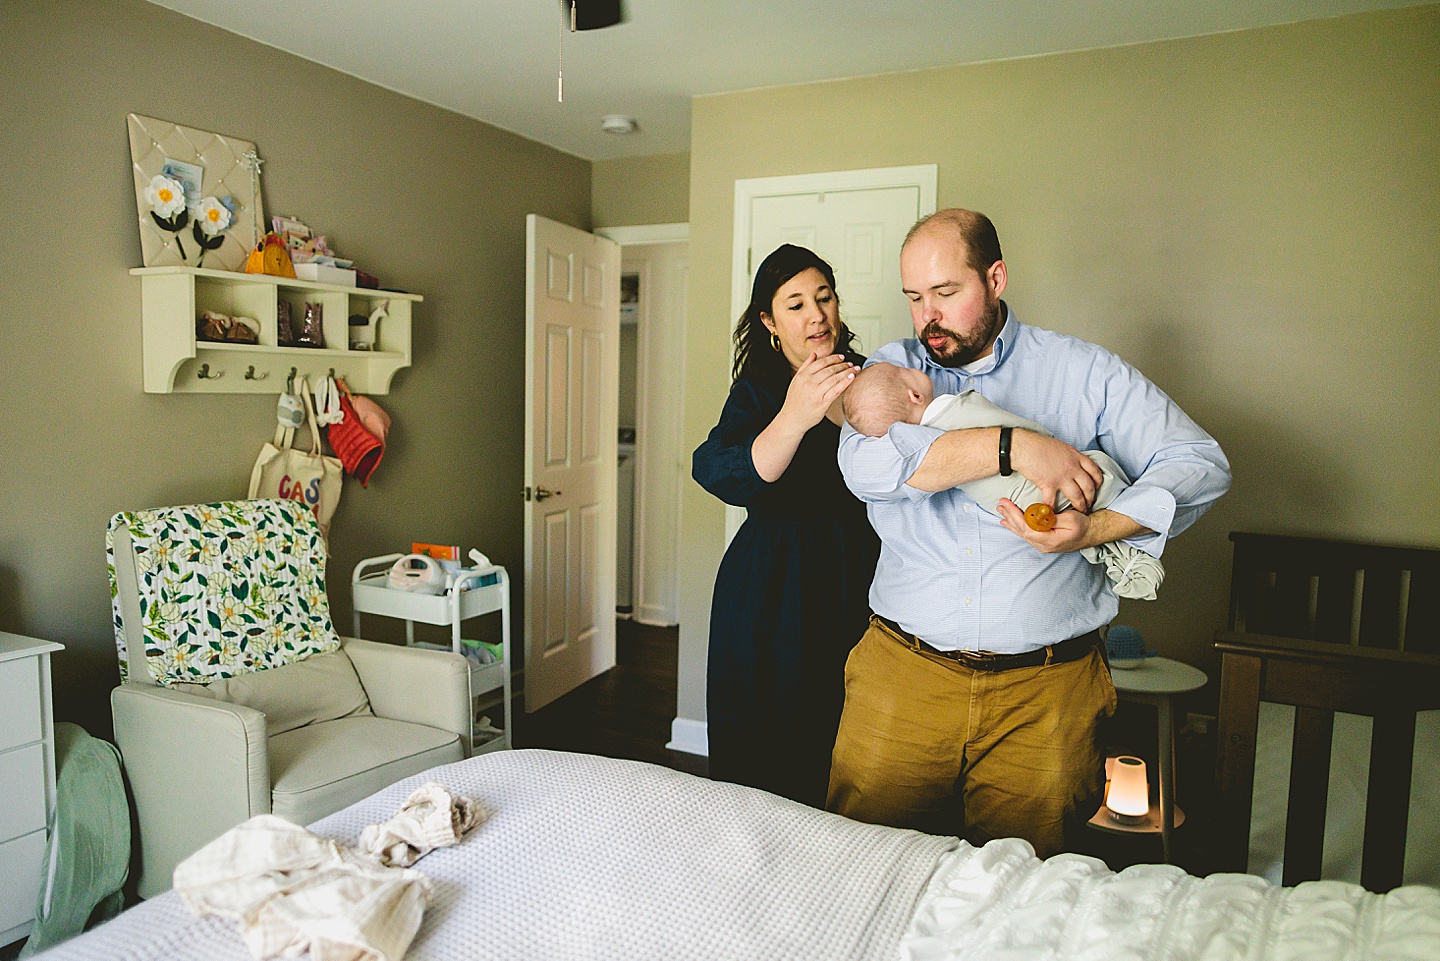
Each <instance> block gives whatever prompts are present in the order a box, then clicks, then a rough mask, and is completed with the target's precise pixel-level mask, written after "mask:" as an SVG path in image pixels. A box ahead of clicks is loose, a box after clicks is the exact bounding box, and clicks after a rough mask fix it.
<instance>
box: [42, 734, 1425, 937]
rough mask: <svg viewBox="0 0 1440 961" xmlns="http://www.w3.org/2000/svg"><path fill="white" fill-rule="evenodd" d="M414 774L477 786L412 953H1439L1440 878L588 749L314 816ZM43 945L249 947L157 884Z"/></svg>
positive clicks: (359, 825)
mask: <svg viewBox="0 0 1440 961" xmlns="http://www.w3.org/2000/svg"><path fill="white" fill-rule="evenodd" d="M426 781H435V782H438V783H439V784H441V785H443V786H444V787H445V788H446V789H447V790H449V791H450V792H451V793H452V794H454V795H457V796H465V797H469V798H472V799H474V800H475V801H476V802H477V803H478V805H479V806H480V808H481V815H482V820H481V822H480V823H479V824H478V826H477V827H475V828H474V829H473V830H471V831H470V832H469V833H468V834H466V835H465V836H464V837H463V839H462V840H461V841H460V842H459V843H458V844H456V845H454V846H450V847H442V848H438V849H436V850H434V851H432V852H430V853H429V854H427V855H425V856H424V857H423V858H422V859H421V860H419V861H418V862H417V863H416V864H415V865H414V866H413V870H418V871H420V872H422V873H423V874H424V875H425V876H426V878H427V879H428V881H427V886H428V888H429V897H428V904H427V905H426V907H425V910H424V915H423V920H422V922H421V923H420V926H419V929H418V931H417V932H416V933H415V935H414V939H413V941H411V942H410V944H409V948H408V951H407V952H406V953H405V957H406V958H409V959H412V961H429V959H434V961H460V959H477V961H478V959H505V961H516V959H526V961H530V959H535V961H540V959H544V961H568V959H576V961H580V959H585V961H606V959H615V961H622V959H623V961H637V959H656V961H661V959H663V961H690V959H694V961H704V959H714V961H720V959H724V961H736V959H743V961H764V959H775V961H782V959H783V961H795V959H803V958H814V959H817V961H819V959H823V961H841V959H884V961H891V959H901V958H903V959H917V961H918V959H936V961H940V959H945V961H959V959H972V958H973V959H981V958H995V959H999V958H1004V959H1007V961H1018V959H1036V961H1039V959H1051V958H1055V959H1058V958H1066V959H1100V958H1125V959H1155V961H1161V959H1164V961H1184V959H1190V958H1194V959H1201V958H1204V959H1219V958H1284V959H1290V958H1295V959H1300V958H1305V959H1316V958H1365V959H1372V961H1376V959H1387V958H1393V959H1415V961H1422V959H1424V961H1433V959H1434V958H1435V957H1437V947H1440V891H1437V890H1436V889H1433V888H1425V887H1407V888H1400V889H1397V890H1395V891H1392V892H1391V893H1389V894H1387V895H1376V894H1371V893H1368V892H1366V891H1364V890H1363V889H1361V888H1359V887H1357V886H1354V885H1349V884H1343V883H1338V882H1317V883H1314V884H1307V885H1302V886H1300V887H1297V888H1279V887H1275V886H1272V885H1271V884H1269V883H1267V882H1266V881H1265V880H1263V879H1261V878H1257V877H1251V876H1246V875H1215V876H1211V877H1209V878H1205V879H1200V878H1194V877H1190V876H1188V875H1186V874H1185V873H1184V872H1183V871H1181V870H1179V869H1178V868H1173V867H1165V866H1154V865H1147V866H1138V867H1132V868H1129V869H1127V870H1125V871H1123V872H1120V873H1118V874H1114V873H1111V872H1110V871H1109V870H1108V869H1107V868H1106V867H1105V866H1104V865H1103V864H1101V863H1100V862H1098V861H1095V860H1093V859H1090V858H1085V857H1080V856H1074V855H1060V856H1057V857H1054V858H1051V859H1049V860H1047V861H1040V860H1038V859H1036V858H1035V857H1034V856H1033V854H1032V853H1031V851H1030V849H1029V847H1028V845H1026V844H1025V843H1024V842H1023V841H1018V840H1002V841H994V842H991V843H990V844H988V845H986V846H985V847H984V848H974V847H971V846H969V845H968V844H966V843H964V842H962V841H959V840H956V839H955V838H945V837H933V836H929V835H925V834H919V833H916V832H913V831H902V830H896V829H891V828H885V827H878V826H873V825H866V824H860V823H857V822H854V821H849V820H846V819H844V818H841V817H839V816H836V815H832V814H827V813H824V812H821V811H815V810H812V809H809V808H806V807H803V806H801V805H798V804H795V803H793V802H790V801H786V800H784V799H781V798H777V797H774V796H772V795H769V794H765V793H763V792H760V791H755V790H752V789H749V788H744V787H739V786H735V785H729V784H721V783H716V782H711V781H707V780H705V779H703V778H697V777H693V776H690V775H687V774H682V773H679V772H676V771H671V770H668V769H665V768H660V767H656V766H653V765H648V764H642V763H638V762H631V761H618V760H613V759H608V758H600V757H593V756H589V755H579V754H565V753H558V752H550V751H535V750H524V751H510V752H497V753H494V754H488V755H483V756H481V757H476V758H472V759H470V760H467V761H462V762H460V763H457V764H451V765H445V766H442V767H438V768H435V769H433V770H431V771H428V772H426V773H424V774H421V775H417V776H416V777H412V778H408V779H406V780H405V781H401V782H399V783H397V784H395V785H392V786H391V787H389V788H386V789H385V790H382V791H380V792H378V793H377V794H375V795H372V796H371V797H369V798H367V799H366V800H364V801H361V802H359V803H357V804H355V805H353V806H351V807H349V808H347V809H345V810H343V811H340V812H339V813H337V814H334V815H332V816H330V817H327V818H325V819H323V820H321V821H318V822H316V823H315V824H314V825H311V830H312V831H313V832H314V833H315V834H316V835H318V836H319V837H321V838H327V839H333V840H335V841H337V842H339V843H340V844H341V845H344V846H351V845H356V844H357V841H358V839H359V838H360V835H361V832H362V830H363V829H364V828H365V827H366V826H367V825H371V824H377V823H380V822H384V821H386V820H387V819H389V818H391V817H392V816H393V815H394V814H395V812H396V810H397V808H398V807H399V806H400V805H401V803H402V802H404V801H405V799H406V798H407V797H408V796H409V795H410V793H411V792H412V791H414V790H415V789H416V788H417V787H418V786H419V785H421V784H422V783H424V782H426ZM319 954H320V952H314V953H312V957H316V958H317V961H319V958H318V955H319ZM364 956H365V955H357V954H354V953H351V954H343V953H336V954H329V955H326V957H327V958H339V957H364ZM43 957H45V958H46V959H47V961H102V959H103V961H125V959H136V961H139V959H147V961H148V959H153V958H175V959H185V961H245V959H248V958H249V957H250V954H249V953H248V951H247V948H246V945H245V942H244V941H242V939H241V937H240V934H239V933H238V929H237V926H236V923H235V922H234V921H231V920H227V919H224V918H220V917H216V916H210V917H206V918H203V919H202V918H197V917H195V916H194V915H192V913H191V911H190V910H189V909H188V908H187V907H186V905H185V903H184V902H183V901H182V900H181V897H180V895H179V894H177V893H176V892H175V891H170V892H167V893H166V894H164V895H161V896H159V897H157V898H154V899H152V900H150V901H147V902H145V903H143V904H141V905H138V906H137V907H135V908H132V909H131V910H129V911H127V912H125V913H124V914H122V915H120V916H119V917H118V918H116V919H115V920H113V921H110V922H109V923H107V924H104V925H102V926H100V927H98V928H96V929H94V930H92V931H90V932H88V933H86V934H84V935H82V936H80V937H79V938H76V939H74V940H72V941H69V942H67V943H65V944H62V945H59V946H58V947H56V948H55V949H53V951H52V952H50V953H47V954H45V955H43Z"/></svg>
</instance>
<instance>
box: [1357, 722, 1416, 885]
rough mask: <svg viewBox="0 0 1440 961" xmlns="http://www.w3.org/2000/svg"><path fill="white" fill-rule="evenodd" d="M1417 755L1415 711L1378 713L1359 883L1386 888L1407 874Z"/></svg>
mask: <svg viewBox="0 0 1440 961" xmlns="http://www.w3.org/2000/svg"><path fill="white" fill-rule="evenodd" d="M1414 756H1415V712H1414V711H1393V712H1391V711H1385V712H1382V713H1379V714H1376V715H1375V726H1374V728H1373V729H1372V731H1371V734H1370V786H1369V789H1368V790H1367V791H1366V794H1365V845H1364V848H1363V854H1362V859H1361V862H1360V883H1361V884H1363V885H1364V886H1365V887H1366V888H1367V889H1369V890H1371V891H1375V892H1377V893H1382V894H1383V893H1384V892H1386V891H1389V890H1390V889H1391V888H1396V887H1399V886H1400V882H1401V880H1402V878H1403V877H1404V874H1405V833H1406V828H1407V824H1406V820H1407V818H1408V815H1409V811H1410V774H1411V768H1412V765H1413V763H1414Z"/></svg>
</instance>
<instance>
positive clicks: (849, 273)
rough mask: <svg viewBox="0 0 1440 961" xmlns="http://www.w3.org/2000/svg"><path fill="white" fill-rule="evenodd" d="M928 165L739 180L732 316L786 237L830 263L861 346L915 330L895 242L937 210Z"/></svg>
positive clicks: (731, 511)
mask: <svg viewBox="0 0 1440 961" xmlns="http://www.w3.org/2000/svg"><path fill="white" fill-rule="evenodd" d="M935 174H936V168H935V166H934V165H933V164H928V165H924V166H918V167H892V168H884V169H879V170H847V171H838V172H836V173H822V174H804V175H801V176H796V177H767V178H761V179H755V180H737V181H736V182H735V257H734V269H733V276H732V284H731V311H730V316H731V318H732V322H733V320H734V319H735V318H738V317H739V316H740V313H741V311H743V310H744V309H745V305H746V304H747V303H749V300H750V285H751V283H752V282H753V281H754V278H755V270H756V268H758V267H759V266H760V262H761V261H762V260H764V259H765V257H766V256H767V255H768V254H769V253H770V252H771V251H772V250H774V249H775V248H776V247H778V246H780V245H781V244H785V243H790V244H799V245H800V246H802V247H809V248H810V249H811V250H813V251H815V253H817V254H819V255H820V256H821V257H823V258H825V260H827V261H829V263H830V266H832V267H834V268H835V286H836V287H837V288H838V293H839V294H840V318H841V319H842V320H843V321H844V322H845V324H846V325H847V326H849V327H850V329H851V330H853V331H854V332H855V334H856V335H857V337H858V338H859V341H860V343H859V348H858V349H859V350H860V352H861V353H865V354H868V353H871V352H873V351H874V350H875V349H876V348H877V347H881V346H883V345H885V344H888V343H890V342H891V341H892V340H899V339H900V338H902V337H913V336H915V329H914V326H913V324H912V322H911V320H910V305H909V303H908V302H907V301H906V299H905V295H904V294H902V293H901V292H900V243H901V241H903V240H904V239H905V234H906V233H907V232H908V231H909V230H910V228H911V226H913V225H914V223H915V221H917V220H919V219H920V218H921V217H923V216H925V215H927V214H931V213H934V212H935ZM729 361H730V358H729V357H728V356H727V357H726V370H727V372H728V370H729V366H730V364H729ZM744 520H745V511H744V508H740V507H728V508H726V511H725V542H726V544H728V543H729V542H730V538H732V537H733V536H735V531H737V530H739V528H740V524H741V523H742V522H743V521H744Z"/></svg>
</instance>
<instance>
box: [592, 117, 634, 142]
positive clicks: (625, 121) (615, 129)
mask: <svg viewBox="0 0 1440 961" xmlns="http://www.w3.org/2000/svg"><path fill="white" fill-rule="evenodd" d="M600 129H601V130H603V131H605V132H606V133H613V134H615V135H616V136H617V137H624V136H627V135H629V134H632V133H634V132H635V131H637V130H639V129H640V124H639V122H638V121H636V119H635V118H634V117H625V116H622V115H620V114H618V113H612V114H610V115H609V116H608V117H605V118H603V119H602V120H601V121H600Z"/></svg>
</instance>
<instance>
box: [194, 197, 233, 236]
mask: <svg viewBox="0 0 1440 961" xmlns="http://www.w3.org/2000/svg"><path fill="white" fill-rule="evenodd" d="M195 225H196V226H197V227H198V228H199V229H200V230H202V231H203V232H204V233H205V236H207V237H214V236H216V235H217V234H219V233H221V232H222V231H224V230H225V229H226V228H227V227H229V226H230V211H229V209H228V208H226V206H225V205H224V204H222V203H221V202H220V201H218V200H216V199H215V198H214V197H206V198H205V199H204V200H202V201H200V203H199V205H198V206H197V207H196V209H195Z"/></svg>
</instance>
